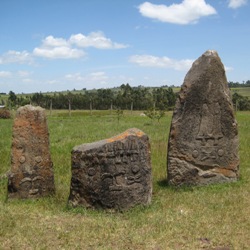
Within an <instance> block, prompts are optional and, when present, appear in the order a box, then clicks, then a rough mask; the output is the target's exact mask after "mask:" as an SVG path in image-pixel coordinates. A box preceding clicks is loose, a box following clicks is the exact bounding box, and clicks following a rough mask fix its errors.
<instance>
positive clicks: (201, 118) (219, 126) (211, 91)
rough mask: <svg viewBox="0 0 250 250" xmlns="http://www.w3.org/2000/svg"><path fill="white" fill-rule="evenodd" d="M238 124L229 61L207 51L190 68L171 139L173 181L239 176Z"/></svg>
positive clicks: (190, 182)
mask: <svg viewBox="0 0 250 250" xmlns="http://www.w3.org/2000/svg"><path fill="white" fill-rule="evenodd" d="M238 147H239V142H238V129H237V122H236V120H235V117H234V111H233V104H232V101H231V96H230V91H229V88H228V85H227V79H226V75H225V69H224V66H223V64H222V62H221V60H220V58H219V56H218V54H217V52H216V51H213V50H209V51H206V52H205V53H204V54H203V55H202V56H201V57H200V58H198V59H197V60H196V61H195V62H194V63H193V65H192V67H191V69H190V70H189V72H188V73H187V75H186V77H185V79H184V83H183V85H182V87H181V90H180V93H179V97H178V99H177V101H176V106H175V110H174V113H173V117H172V124H171V129H170V134H169V141H168V159H167V180H168V183H169V184H170V185H174V186H180V185H206V184H213V183H222V182H232V181H236V180H237V179H238V177H239V156H238Z"/></svg>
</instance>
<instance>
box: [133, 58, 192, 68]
mask: <svg viewBox="0 0 250 250" xmlns="http://www.w3.org/2000/svg"><path fill="white" fill-rule="evenodd" d="M129 61H130V62H132V63H135V64H138V65H139V66H141V67H154V68H170V69H174V70H188V69H189V68H190V67H191V66H192V63H193V61H194V60H190V59H185V60H175V59H171V58H168V57H165V56H164V57H156V56H152V55H134V56H131V57H130V59H129Z"/></svg>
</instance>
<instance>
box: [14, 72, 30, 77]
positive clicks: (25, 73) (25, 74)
mask: <svg viewBox="0 0 250 250" xmlns="http://www.w3.org/2000/svg"><path fill="white" fill-rule="evenodd" d="M17 74H18V76H20V77H28V76H30V75H31V74H32V72H29V71H25V70H19V71H18V72H17Z"/></svg>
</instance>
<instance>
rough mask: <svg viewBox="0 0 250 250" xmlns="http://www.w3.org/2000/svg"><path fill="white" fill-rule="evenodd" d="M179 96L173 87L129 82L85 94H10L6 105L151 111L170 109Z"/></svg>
mask: <svg viewBox="0 0 250 250" xmlns="http://www.w3.org/2000/svg"><path fill="white" fill-rule="evenodd" d="M176 97H177V94H176V93H174V91H173V89H172V88H170V87H167V88H166V87H159V88H149V87H143V86H138V87H131V86H130V85H129V84H128V83H127V84H122V85H121V86H120V87H119V88H114V89H97V90H91V91H87V90H85V91H83V92H80V93H78V92H70V91H67V92H66V93H50V94H44V93H34V94H31V95H16V94H15V93H14V92H13V91H10V93H9V97H8V103H7V105H8V106H9V107H10V106H11V107H12V108H13V107H18V106H23V105H26V104H32V105H38V106H41V107H43V108H46V109H72V110H76V109H83V110H87V109H90V110H92V109H96V110H108V109H121V110H130V109H131V110H148V109H150V108H152V107H153V108H155V109H159V110H169V109H172V108H173V106H174V105H175V101H176Z"/></svg>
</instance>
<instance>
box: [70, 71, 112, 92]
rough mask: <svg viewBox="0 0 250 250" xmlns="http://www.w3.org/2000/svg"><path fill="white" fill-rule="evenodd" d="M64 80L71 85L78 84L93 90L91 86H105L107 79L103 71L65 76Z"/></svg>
mask: <svg viewBox="0 0 250 250" xmlns="http://www.w3.org/2000/svg"><path fill="white" fill-rule="evenodd" d="M65 78H66V80H68V81H70V82H73V83H77V82H78V83H80V84H81V85H79V86H83V85H84V86H85V87H86V86H87V87H89V88H93V85H95V86H96V85H100V84H107V82H108V80H109V77H108V76H107V75H106V73H105V72H103V71H97V72H92V73H90V74H86V75H83V74H81V73H75V74H67V75H65Z"/></svg>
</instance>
